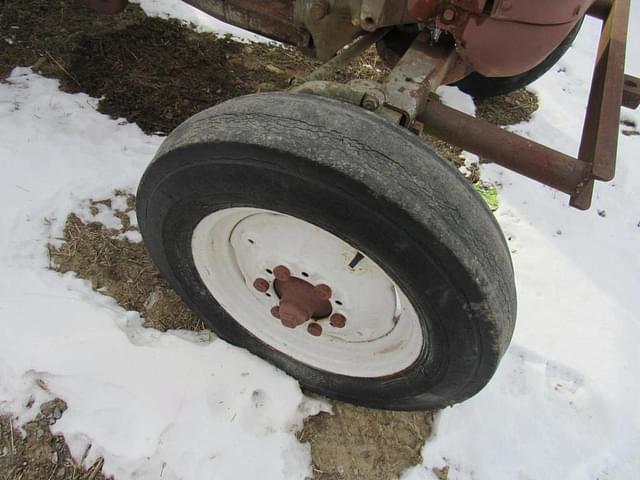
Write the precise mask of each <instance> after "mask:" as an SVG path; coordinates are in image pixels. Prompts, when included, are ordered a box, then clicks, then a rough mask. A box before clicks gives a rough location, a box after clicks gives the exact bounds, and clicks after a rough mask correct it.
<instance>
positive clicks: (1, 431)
mask: <svg viewBox="0 0 640 480" xmlns="http://www.w3.org/2000/svg"><path fill="white" fill-rule="evenodd" d="M66 409H67V406H66V405H65V403H64V402H63V401H62V400H53V401H51V402H47V403H45V404H43V405H42V406H41V408H40V413H39V414H38V416H37V417H36V418H35V420H33V421H31V422H28V423H26V424H25V425H24V426H23V427H22V429H19V428H17V427H16V425H15V423H14V419H13V417H11V416H9V415H6V416H0V480H107V477H105V476H104V475H102V473H100V471H101V469H102V464H103V460H102V459H98V460H96V462H95V463H94V464H93V465H91V466H89V467H88V468H84V467H82V466H81V465H80V464H81V463H83V462H80V464H79V463H78V462H76V461H75V460H74V459H73V457H72V456H71V453H70V452H69V448H68V447H67V445H66V444H65V441H64V438H63V437H62V436H61V435H53V434H52V433H51V431H50V430H49V427H50V426H51V425H53V424H55V423H56V422H57V421H58V420H59V419H60V418H61V417H62V415H63V413H64V411H65V410H66Z"/></svg>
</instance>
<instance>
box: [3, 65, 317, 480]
mask: <svg viewBox="0 0 640 480" xmlns="http://www.w3.org/2000/svg"><path fill="white" fill-rule="evenodd" d="M16 105H19V106H20V107H19V108H15V106H16ZM94 106H95V103H94V102H92V101H91V99H90V98H89V97H87V96H86V95H83V94H77V95H69V94H65V93H62V92H60V91H59V90H58V82H57V81H55V80H49V79H45V78H42V77H40V76H38V75H35V74H33V73H32V72H31V71H30V70H29V69H24V68H19V69H16V70H14V72H13V74H12V76H11V77H10V78H9V79H8V82H7V83H4V84H0V168H1V169H2V172H3V175H2V177H0V215H1V216H2V219H3V221H2V222H1V223H0V292H2V295H1V297H0V312H1V314H0V413H11V414H13V415H15V416H17V417H18V420H19V422H25V421H28V420H30V419H32V418H33V417H34V416H35V414H36V412H37V410H38V407H39V405H40V404H41V403H42V402H43V401H46V400H48V399H51V398H54V397H59V398H62V399H63V400H65V401H66V402H67V404H68V406H69V408H68V410H67V411H66V412H65V414H64V415H63V417H62V418H61V419H60V420H59V421H58V422H57V423H56V424H55V426H54V427H53V429H54V432H55V433H62V434H64V435H65V437H66V439H67V441H68V443H69V446H70V449H71V452H72V454H73V455H74V457H75V458H76V459H80V458H81V457H82V454H83V453H84V451H85V449H86V448H87V446H88V445H89V444H91V445H92V447H91V450H90V452H89V455H88V457H87V459H86V462H88V464H90V463H91V462H93V461H94V460H95V459H96V458H97V457H98V456H102V457H104V458H105V468H104V471H105V472H106V473H107V474H114V475H115V476H116V478H120V479H124V478H160V477H162V478H163V479H202V478H210V477H211V475H215V477H216V478H223V479H230V478H258V477H260V478H265V479H277V480H280V479H302V478H305V476H310V475H311V466H310V454H309V450H308V446H307V445H302V444H300V443H299V442H298V441H297V440H296V437H295V431H296V430H298V429H299V428H301V426H302V419H303V418H304V416H305V415H308V414H310V413H314V412H317V411H319V410H320V409H326V406H324V405H323V404H322V403H321V402H319V401H315V400H311V399H308V398H305V397H304V396H303V394H302V393H301V391H300V388H299V386H298V383H297V382H296V381H294V380H293V379H291V378H289V377H288V376H287V375H285V374H284V373H282V372H280V371H279V370H277V369H275V368H274V367H272V366H270V365H268V364H267V363H265V362H263V361H262V360H259V359H258V358H256V357H254V356H252V355H250V354H249V353H247V352H246V351H244V350H241V349H238V348H235V347H233V346H231V345H229V344H227V343H225V342H223V341H222V340H218V339H216V338H215V336H213V335H210V334H207V335H206V338H205V337H203V336H202V335H201V334H196V333H191V332H168V333H161V332H158V331H155V330H150V329H146V328H142V326H141V325H142V323H141V319H140V317H139V315H138V314H137V313H136V312H126V311H124V310H123V309H122V308H120V307H119V306H118V305H117V304H116V303H115V301H114V300H113V299H111V298H109V297H106V296H102V295H100V294H98V293H96V292H94V291H92V290H91V288H90V285H89V284H88V282H85V281H83V280H80V279H78V278H77V277H76V276H75V275H73V274H66V275H60V274H57V273H54V272H52V271H50V270H48V269H47V266H48V257H47V250H46V244H47V242H48V241H49V239H50V238H54V237H57V236H60V235H61V232H62V227H63V226H64V220H65V218H66V216H67V214H68V213H69V212H71V211H77V210H80V211H84V212H85V214H86V213H87V212H88V211H89V210H88V203H87V202H86V201H85V199H89V198H93V199H101V198H111V197H112V195H113V191H114V190H115V189H116V188H118V189H125V190H128V191H133V190H134V188H135V186H136V184H137V182H138V180H139V178H140V176H141V174H142V172H143V170H144V168H145V167H146V165H147V163H148V162H149V161H150V160H151V158H152V157H153V155H154V153H155V150H156V149H157V147H158V146H159V144H160V141H161V139H160V138H158V137H150V136H146V135H144V134H143V133H142V131H140V129H139V128H138V127H137V126H135V125H132V124H124V125H121V124H118V122H117V121H114V120H111V119H109V118H108V117H106V116H104V115H101V114H99V113H97V112H96V110H95V109H94ZM112 206H113V209H109V208H108V207H106V206H104V205H102V206H100V205H98V208H99V212H98V214H97V215H93V216H90V218H92V219H94V220H99V221H103V222H106V223H107V224H108V225H109V226H114V227H117V226H118V225H116V223H115V221H114V219H116V217H115V216H113V211H114V210H123V209H124V208H125V207H126V205H124V204H122V203H118V202H117V201H116V202H115V204H112ZM102 207H104V208H102ZM89 213H90V212H89ZM88 218H89V217H88ZM45 219H47V222H45ZM116 220H117V219H116ZM118 223H119V221H118ZM30 400H33V402H30ZM29 403H33V406H32V407H31V408H28V407H27V405H28V404H29Z"/></svg>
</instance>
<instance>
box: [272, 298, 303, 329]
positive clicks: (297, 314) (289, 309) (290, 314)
mask: <svg viewBox="0 0 640 480" xmlns="http://www.w3.org/2000/svg"><path fill="white" fill-rule="evenodd" d="M278 313H279V314H280V321H281V322H282V325H284V326H285V327H287V328H296V327H297V326H298V325H302V324H303V323H304V322H306V321H307V320H309V314H308V313H307V312H305V311H304V309H302V308H300V307H299V306H298V305H296V304H295V303H292V302H289V301H286V300H283V301H281V302H280V311H279V312H278Z"/></svg>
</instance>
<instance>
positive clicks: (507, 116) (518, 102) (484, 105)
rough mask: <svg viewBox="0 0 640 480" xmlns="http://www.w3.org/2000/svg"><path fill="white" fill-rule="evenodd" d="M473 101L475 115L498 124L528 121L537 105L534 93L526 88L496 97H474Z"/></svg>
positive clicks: (504, 124)
mask: <svg viewBox="0 0 640 480" xmlns="http://www.w3.org/2000/svg"><path fill="white" fill-rule="evenodd" d="M474 102H475V104H476V116H477V117H479V118H483V119H485V120H487V121H488V122H491V123H494V124H496V125H500V126H506V125H515V124H517V123H521V122H528V121H529V120H531V115H533V112H535V111H536V110H538V107H539V103H538V97H537V96H536V94H535V93H533V92H531V91H529V90H527V89H526V88H521V89H520V90H516V91H515V92H511V93H509V94H507V95H500V96H498V97H489V98H481V99H478V98H476V99H474Z"/></svg>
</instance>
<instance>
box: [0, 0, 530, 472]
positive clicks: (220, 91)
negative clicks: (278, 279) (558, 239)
mask: <svg viewBox="0 0 640 480" xmlns="http://www.w3.org/2000/svg"><path fill="white" fill-rule="evenodd" d="M16 66H30V67H32V68H33V69H34V70H35V71H37V72H39V73H41V74H42V75H45V76H48V77H54V78H57V79H59V80H60V82H61V85H60V87H61V89H63V90H65V91H68V92H85V93H87V94H89V95H92V96H94V97H97V98H100V102H99V105H98V109H99V110H100V111H101V112H103V113H105V114H108V115H111V116H112V117H114V118H124V119H126V120H128V121H130V122H135V123H137V124H138V125H139V126H140V127H141V128H142V129H143V130H144V131H145V132H147V133H160V134H166V133H168V132H170V131H171V130H172V129H173V128H174V127H175V126H177V125H178V124H179V123H181V122H182V121H183V120H185V119H186V118H188V117H189V116H191V115H193V114H194V113H196V112H198V111H200V110H203V109H205V108H207V107H210V106H212V105H215V104H216V103H219V102H221V101H224V100H226V99H229V98H232V97H235V96H238V95H243V94H248V93H254V92H260V91H270V90H282V89H285V88H287V86H288V85H289V82H290V80H291V79H292V78H294V77H301V76H304V74H305V73H307V72H309V71H311V70H312V69H313V68H314V67H316V66H317V64H316V62H314V61H313V60H310V59H307V58H305V57H303V56H302V55H301V54H299V53H298V52H297V51H295V50H293V49H288V48H281V47H277V46H272V45H263V44H241V43H237V42H234V41H233V40H231V39H228V38H219V37H216V36H214V35H211V34H203V33H196V32H195V31H194V30H192V29H191V28H189V27H188V26H186V25H183V24H182V23H180V22H178V21H175V20H163V19H157V18H149V17H146V16H145V15H144V13H143V12H142V11H141V10H140V8H138V7H137V5H131V6H130V7H129V8H128V9H127V10H126V11H125V12H124V13H123V14H121V15H118V16H115V17H108V16H99V15H96V14H94V13H92V12H90V11H88V10H87V9H85V8H84V7H82V6H80V5H79V4H78V3H77V2H75V1H70V0H3V2H0V81H2V80H3V79H4V78H6V77H7V76H8V75H9V74H10V72H11V70H12V69H13V68H14V67H16ZM386 72H387V69H386V67H385V66H384V65H383V64H382V63H381V61H380V60H379V59H378V58H377V57H376V56H375V54H374V52H373V51H369V52H367V53H366V54H365V55H363V56H362V58H360V59H359V60H358V61H356V62H354V64H353V65H352V66H350V67H349V68H347V69H345V70H344V71H341V72H338V73H337V74H336V79H337V80H347V79H351V78H370V79H380V78H382V77H383V76H384V75H385V74H386ZM476 106H477V114H478V116H481V117H483V118H486V119H487V120H489V121H491V122H493V123H496V124H499V125H508V124H513V123H518V122H520V121H525V120H528V119H529V117H530V115H531V113H532V112H533V111H535V110H536V109H537V107H538V104H537V99H536V98H535V95H533V94H531V93H530V92H528V91H525V90H521V91H518V92H515V93H514V94H512V95H507V96H504V97H498V98H495V99H491V100H484V101H479V102H476ZM425 139H426V141H428V142H430V143H432V144H433V145H434V146H435V148H436V149H437V150H438V151H440V152H441V153H442V154H443V155H444V156H445V157H446V158H448V159H449V160H450V161H452V162H453V163H454V164H456V165H458V166H460V165H462V164H463V163H464V159H462V158H461V157H460V154H461V153H462V151H461V149H459V148H457V147H455V146H452V145H449V144H446V143H445V142H441V141H438V140H437V139H433V138H425ZM469 172H470V174H469V175H468V178H469V179H470V181H477V180H478V178H479V177H478V168H477V166H474V165H471V166H469ZM114 195H115V196H125V197H126V199H127V209H126V210H123V211H120V212H115V214H116V216H118V218H120V220H121V222H122V228H121V229H120V230H109V229H107V228H106V227H104V225H102V224H99V223H92V222H90V221H83V220H81V219H80V217H79V216H77V215H75V214H73V213H72V214H70V215H69V217H68V219H67V223H66V227H65V231H64V238H63V243H62V244H61V246H59V247H58V248H54V247H50V256H51V266H52V268H54V269H56V270H58V271H60V272H69V271H72V272H76V273H77V275H78V276H79V277H81V278H84V279H87V280H89V281H91V282H92V284H93V286H94V288H96V289H100V291H101V292H102V293H104V294H106V295H110V296H112V297H113V298H115V299H116V300H117V301H118V303H120V305H122V306H123V307H124V308H126V309H128V310H136V311H139V312H141V314H142V316H143V317H144V319H145V325H147V326H148V327H151V328H156V329H158V330H162V331H165V330H168V329H175V328H181V329H188V330H201V329H203V328H205V327H204V325H203V323H202V322H201V321H200V320H199V319H197V318H196V317H195V316H194V315H193V314H192V313H191V312H190V310H189V309H188V308H187V307H186V306H185V305H184V304H183V303H182V301H181V300H180V299H179V298H178V296H177V295H176V294H175V293H174V292H173V290H171V289H170V288H169V286H168V285H167V284H166V283H165V281H164V280H163V279H162V278H161V277H160V275H159V273H158V272H157V270H156V269H155V267H154V266H153V264H152V263H151V261H150V259H149V257H148V256H147V254H146V251H145V250H144V246H143V245H142V244H141V243H134V242H130V241H128V240H127V239H125V238H123V237H122V235H121V234H122V233H124V232H127V231H135V230H136V229H137V227H136V226H135V225H131V224H130V221H129V216H128V211H130V210H132V209H133V208H134V205H135V198H134V197H133V195H132V194H131V193H129V192H114ZM92 202H93V203H92V204H91V206H90V207H91V208H95V209H98V208H99V207H100V205H103V206H106V207H108V208H110V207H111V200H110V199H94V200H92ZM64 409H65V406H64V403H63V402H61V401H60V400H57V401H55V402H54V403H50V404H46V405H44V406H43V407H42V412H41V414H40V415H39V416H38V417H37V418H36V420H34V421H33V422H29V423H28V424H27V425H26V426H25V427H24V433H25V436H23V435H22V434H21V433H20V431H19V430H18V429H16V428H15V426H14V425H13V419H12V418H10V417H9V416H4V417H0V480H42V479H44V480H47V479H56V478H59V479H70V480H102V479H103V478H104V477H103V476H102V475H101V473H100V469H101V463H100V461H98V462H97V463H96V464H94V465H91V466H86V465H85V466H84V467H80V466H79V465H78V462H76V461H74V460H73V459H72V458H71V456H70V454H69V451H68V449H67V448H66V445H65V443H64V439H63V438H62V437H54V436H53V435H51V433H50V431H49V426H50V425H52V424H53V423H55V421H57V419H59V418H60V416H61V415H63V412H64ZM334 412H335V415H328V414H320V415H318V416H315V417H311V418H309V419H307V421H306V422H305V426H304V429H303V430H302V431H301V432H300V433H299V438H300V439H301V441H304V442H309V443H310V444H311V451H312V457H313V466H314V472H315V477H316V479H319V480H355V479H367V480H389V479H393V478H396V477H397V475H398V474H399V473H400V472H402V471H403V470H404V469H405V468H407V467H409V466H411V465H415V464H417V463H419V462H420V461H421V456H420V449H421V447H422V445H423V444H424V442H425V440H426V439H427V437H428V436H429V434H430V431H431V423H432V419H433V417H432V413H431V412H410V413H406V412H386V411H376V410H371V409H366V408H361V407H354V406H351V405H347V404H342V403H339V402H334ZM337 444H339V445H340V446H341V448H340V451H339V452H336V448H335V445H337ZM79 463H80V464H82V463H83V462H79ZM436 474H437V475H438V477H439V478H442V479H444V478H446V477H447V469H446V468H445V469H444V470H438V471H437V472H436Z"/></svg>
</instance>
